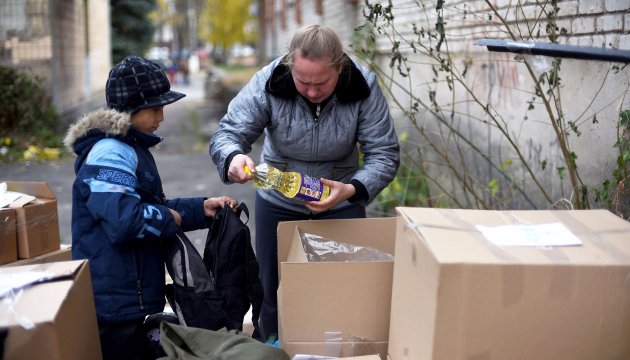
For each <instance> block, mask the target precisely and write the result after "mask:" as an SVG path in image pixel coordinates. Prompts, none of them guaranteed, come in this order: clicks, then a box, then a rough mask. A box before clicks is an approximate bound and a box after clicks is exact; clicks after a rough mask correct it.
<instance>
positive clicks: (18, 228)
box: [0, 181, 71, 266]
mask: <svg viewBox="0 0 630 360" xmlns="http://www.w3.org/2000/svg"><path fill="white" fill-rule="evenodd" d="M0 183H4V184H6V190H7V191H8V192H10V193H12V194H20V195H21V196H20V197H17V198H16V199H15V200H14V201H11V202H9V203H7V204H6V206H4V207H1V208H0V250H2V251H1V252H0V265H5V266H15V265H25V264H33V263H44V262H51V261H65V260H71V254H70V248H69V247H68V246H64V247H63V248H62V247H61V244H60V236H59V218H58V215H57V199H56V197H55V194H54V193H53V191H52V190H51V189H50V187H49V186H48V184H46V183H45V182H22V181H7V182H2V181H0ZM25 199H26V200H25Z"/></svg>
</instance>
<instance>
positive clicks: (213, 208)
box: [203, 196, 238, 217]
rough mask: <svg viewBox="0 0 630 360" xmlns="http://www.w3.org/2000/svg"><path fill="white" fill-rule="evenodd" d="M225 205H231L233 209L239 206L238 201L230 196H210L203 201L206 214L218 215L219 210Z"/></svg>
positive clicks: (210, 215)
mask: <svg viewBox="0 0 630 360" xmlns="http://www.w3.org/2000/svg"><path fill="white" fill-rule="evenodd" d="M225 205H227V206H229V207H230V208H231V209H235V208H236V207H237V206H238V201H236V200H234V199H232V198H231V197H229V196H221V197H215V198H209V199H206V200H204V201H203V212H204V214H205V215H206V216H208V217H213V216H214V215H216V213H217V210H218V209H219V208H222V207H224V206H225Z"/></svg>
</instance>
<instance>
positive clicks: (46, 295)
mask: <svg viewBox="0 0 630 360" xmlns="http://www.w3.org/2000/svg"><path fill="white" fill-rule="evenodd" d="M85 263H86V261H85V260H77V261H66V262H58V263H48V264H38V265H24V266H15V267H3V268H1V269H0V283H1V282H2V278H3V277H5V279H6V278H7V277H10V276H17V275H20V274H29V273H30V274H34V273H45V274H46V280H44V281H42V282H38V283H33V284H31V285H26V286H23V287H22V288H21V289H17V290H16V291H14V292H13V295H7V296H5V297H4V300H3V301H2V302H1V303H0V314H2V317H0V326H1V327H6V326H13V325H18V324H19V325H21V326H28V324H29V323H31V324H38V323H43V322H52V321H54V319H55V316H56V315H57V309H59V308H60V306H61V304H62V303H63V302H64V301H65V299H66V297H67V294H68V291H69V290H70V288H71V287H72V286H73V280H74V278H75V276H76V274H77V273H78V272H79V271H80V269H81V267H82V266H84V265H85ZM42 299H46V306H42ZM24 314H28V317H25V316H24Z"/></svg>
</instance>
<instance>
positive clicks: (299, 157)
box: [210, 25, 400, 340]
mask: <svg viewBox="0 0 630 360" xmlns="http://www.w3.org/2000/svg"><path fill="white" fill-rule="evenodd" d="M263 133H264V134H265V141H264V146H263V150H262V154H261V158H260V162H261V163H263V162H265V163H268V164H270V165H272V166H274V167H276V168H278V169H280V170H282V171H297V172H301V173H303V174H306V175H309V176H312V177H316V178H321V180H322V182H323V183H324V184H325V185H328V186H330V188H331V192H330V195H329V196H328V197H327V198H326V199H324V200H322V201H312V202H302V201H300V200H296V199H288V198H285V197H284V196H282V195H281V194H280V193H279V192H276V191H265V190H258V191H257V194H256V212H255V214H256V256H257V258H258V262H259V265H260V276H261V281H262V284H263V288H264V292H265V295H264V301H263V305H262V308H261V312H260V320H259V324H260V328H261V332H262V335H263V339H270V338H271V339H272V340H273V339H274V338H275V337H276V336H277V331H278V325H277V298H276V291H277V287H278V267H277V244H276V242H277V234H276V227H277V224H278V222H280V221H290V220H305V219H345V218H358V217H365V216H366V213H365V206H366V205H367V204H369V202H370V201H372V200H373V199H374V198H375V197H376V196H377V195H378V193H379V192H380V191H381V190H382V189H383V188H385V187H386V186H387V185H388V184H389V182H390V181H391V180H392V179H393V178H394V176H395V175H396V171H397V170H398V166H399V162H400V154H399V145H398V139H397V136H396V133H395V129H394V123H393V120H392V118H391V116H390V113H389V108H388V105H387V102H386V99H385V97H384V96H383V93H382V92H381V90H380V88H379V86H378V79H377V77H376V76H375V75H374V74H373V73H371V72H370V71H368V69H367V68H365V67H361V66H359V65H357V64H355V63H354V62H353V61H352V60H351V59H350V58H349V57H348V56H347V55H346V54H345V53H344V52H343V46H342V44H341V41H340V40H339V37H338V36H337V34H335V32H334V31H333V30H332V29H330V28H328V27H326V26H321V25H311V26H307V27H304V28H302V29H300V30H299V31H298V32H296V34H295V35H294V36H293V38H292V40H291V43H290V45H289V51H288V53H287V54H286V55H285V56H283V57H281V58H279V59H277V60H275V61H273V62H272V63H271V64H269V65H267V66H266V67H264V68H263V69H262V70H260V71H258V72H257V73H256V74H255V75H254V77H253V78H252V80H251V81H250V82H249V83H248V84H247V85H246V86H245V87H244V88H243V89H242V90H241V91H240V92H239V94H238V95H237V96H236V97H235V98H234V99H233V100H232V102H231V103H230V105H229V107H228V112H227V114H226V115H225V116H224V117H223V119H221V122H220V125H219V129H218V130H217V132H216V133H215V134H214V135H213V136H212V139H211V141H210V155H211V157H212V160H213V161H214V163H215V164H216V165H217V168H218V170H219V174H220V175H221V179H222V181H223V182H225V183H241V184H242V183H245V182H247V181H249V180H252V179H253V174H247V173H246V172H245V169H244V168H245V166H247V167H248V168H249V169H254V168H255V163H254V161H253V160H252V159H251V158H250V157H249V156H247V154H248V153H249V152H250V151H251V149H252V148H251V145H252V144H253V143H254V142H255V141H256V140H257V139H258V137H259V136H260V135H262V134H263ZM359 151H360V152H361V154H362V159H363V164H362V165H360V163H359Z"/></svg>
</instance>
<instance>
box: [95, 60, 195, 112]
mask: <svg viewBox="0 0 630 360" xmlns="http://www.w3.org/2000/svg"><path fill="white" fill-rule="evenodd" d="M105 96H106V98H107V106H108V107H109V108H110V109H115V110H118V111H121V112H128V113H131V114H135V113H136V112H138V111H140V110H142V109H151V108H157V107H161V106H164V105H168V104H171V103H174V102H175V101H177V100H179V99H181V98H183V97H184V96H186V95H184V94H182V93H179V92H177V91H172V90H171V84H170V83H169V81H168V78H167V77H166V75H165V74H164V71H162V68H161V67H160V66H159V65H158V64H156V63H154V62H153V61H150V60H147V59H143V58H141V57H139V56H136V55H131V56H128V57H126V58H125V59H124V60H123V61H121V62H120V63H118V64H117V65H116V66H114V67H113V68H112V69H111V70H110V71H109V77H108V79H107V84H106V85H105Z"/></svg>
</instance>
